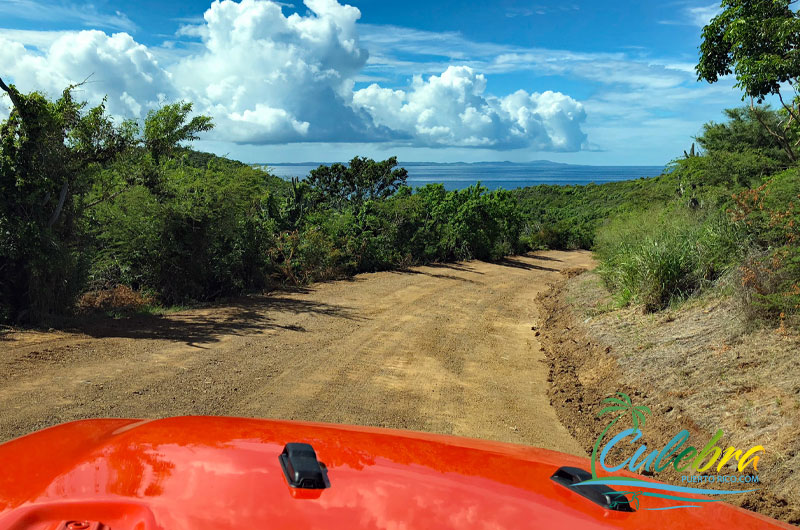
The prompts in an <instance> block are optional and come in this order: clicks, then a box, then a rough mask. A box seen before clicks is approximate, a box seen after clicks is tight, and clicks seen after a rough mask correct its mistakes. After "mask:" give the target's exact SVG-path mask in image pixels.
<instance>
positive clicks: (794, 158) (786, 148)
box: [750, 98, 797, 162]
mask: <svg viewBox="0 0 800 530" xmlns="http://www.w3.org/2000/svg"><path fill="white" fill-rule="evenodd" d="M750 110H752V111H753V116H755V118H756V120H757V121H758V123H760V124H761V126H762V127H764V129H766V130H767V132H768V133H770V134H771V135H772V136H774V137H775V138H777V140H778V143H780V144H781V147H783V150H784V151H786V155H787V156H788V157H789V160H791V161H792V162H796V161H797V156H796V155H795V153H794V149H792V146H791V143H790V142H789V141H788V140H787V139H786V135H785V134H779V133H776V132H775V131H773V130H772V129H771V128H770V126H769V125H767V123H766V122H765V121H764V120H762V119H761V116H760V115H759V114H758V110H757V109H756V107H755V104H754V103H753V98H750Z"/></svg>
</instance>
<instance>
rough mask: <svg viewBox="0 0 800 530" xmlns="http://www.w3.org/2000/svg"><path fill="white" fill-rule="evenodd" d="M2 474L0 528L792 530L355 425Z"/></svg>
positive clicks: (95, 436) (127, 450)
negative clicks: (303, 456)
mask: <svg viewBox="0 0 800 530" xmlns="http://www.w3.org/2000/svg"><path fill="white" fill-rule="evenodd" d="M289 442H304V443H309V444H311V445H312V446H313V448H314V449H315V450H316V453H317V457H318V458H319V461H321V462H323V463H324V464H325V466H326V468H327V474H328V478H329V481H330V487H329V488H327V489H321V490H298V489H293V488H290V487H289V485H288V483H287V480H286V478H285V475H284V473H283V470H282V468H281V466H280V464H279V460H278V456H279V455H280V453H281V451H282V450H283V447H284V445H285V444H286V443H289ZM0 465H1V466H2V468H1V469H2V470H1V471H0V529H15V530H16V529H23V528H24V529H36V530H44V529H47V530H55V529H63V528H67V527H68V522H69V521H75V523H72V524H73V528H96V529H103V528H105V529H108V528H110V529H112V530H133V529H136V530H152V529H164V530H182V529H219V530H222V529H241V528H258V529H267V528H269V529H289V528H304V529H305V528H347V529H354V528H375V529H378V528H380V529H397V530H400V529H409V530H411V529H423V528H460V529H464V528H487V529H490V528H491V529H500V528H514V529H520V528H587V529H588V528H670V529H678V528H687V529H689V528H692V529H694V528H716V527H719V528H790V527H789V526H787V525H783V524H781V523H778V522H776V521H773V520H771V519H768V518H765V517H762V516H760V515H758V514H754V513H751V512H747V511H744V510H741V509H738V508H734V507H732V506H730V505H727V504H724V503H707V504H706V505H704V506H703V507H702V508H693V509H682V510H668V511H649V510H637V511H635V512H631V513H627V512H617V511H611V510H607V509H605V508H603V507H602V506H599V505H597V504H594V503H593V502H591V501H589V500H588V499H586V498H584V497H582V496H580V495H578V494H577V493H575V492H574V491H571V490H570V489H569V488H568V487H565V486H562V485H560V484H557V483H555V482H553V481H552V480H550V477H551V476H552V475H553V473H554V472H555V471H556V470H557V469H558V468H559V467H561V466H575V467H581V468H583V469H588V468H589V461H588V460H587V459H585V458H578V457H575V456H570V455H565V454H560V453H556V452H552V451H546V450H540V449H534V448H530V447H524V446H517V445H510V444H502V443H496V442H488V441H480V440H471V439H464V438H457V437H452V436H441V435H433V434H423V433H415V432H405V431H393V430H386V429H376V428H366V427H352V426H340V425H324V424H314V423H303V422H289V421H271V420H257V419H242V418H220V417H181V418H169V419H161V420H124V419H103V420H85V421H78V422H73V423H67V424H64V425H60V426H56V427H52V428H49V429H46V430H43V431H39V432H36V433H33V434H30V435H28V436H24V437H22V438H18V439H16V440H12V441H10V442H7V443H5V444H2V445H0ZM657 501H658V499H655V501H654V502H657ZM648 502H649V499H648ZM651 505H652V504H651ZM666 505H667V504H665V506H666ZM85 525H89V526H85Z"/></svg>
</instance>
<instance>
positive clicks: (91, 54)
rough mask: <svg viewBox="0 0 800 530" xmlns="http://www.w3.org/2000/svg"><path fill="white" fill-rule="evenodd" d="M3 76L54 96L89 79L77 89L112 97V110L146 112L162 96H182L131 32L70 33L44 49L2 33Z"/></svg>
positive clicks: (92, 96) (89, 96) (91, 97)
mask: <svg viewBox="0 0 800 530" xmlns="http://www.w3.org/2000/svg"><path fill="white" fill-rule="evenodd" d="M6 74H10V76H8V75H6ZM2 75H6V77H10V78H11V79H12V80H13V82H14V83H16V85H17V86H18V88H19V89H20V90H23V91H28V90H34V89H35V90H42V91H45V92H46V93H48V94H50V95H51V96H55V95H58V94H60V93H61V91H63V90H64V89H65V88H66V87H67V86H69V85H71V84H77V83H81V82H83V81H86V83H84V84H83V85H82V86H80V87H79V88H78V89H77V91H76V95H77V96H78V97H80V98H83V99H85V100H87V101H89V102H91V103H98V102H99V101H100V100H102V98H103V97H104V96H108V109H109V111H110V112H112V113H113V114H116V115H119V116H126V117H127V116H131V117H140V116H141V113H142V111H143V110H144V109H151V108H155V107H157V106H158V105H159V102H160V100H165V99H174V98H175V97H176V92H175V90H174V87H173V83H172V80H171V76H170V74H169V73H167V72H166V71H164V70H163V69H162V68H161V67H160V66H159V65H158V62H157V61H156V60H155V58H154V57H153V55H152V54H151V53H150V52H149V51H148V49H147V47H145V46H143V45H141V44H138V43H137V42H136V41H134V40H133V38H132V37H131V36H130V35H128V34H127V33H115V34H113V35H111V36H108V35H106V34H105V33H103V32H102V31H97V30H89V31H80V32H72V33H65V34H62V35H60V36H59V37H58V38H56V39H55V40H53V42H52V43H51V44H50V46H49V47H48V48H46V51H44V52H43V53H39V52H36V51H31V50H29V49H28V48H26V47H25V46H23V45H22V44H21V43H19V42H16V41H12V40H7V39H6V38H5V37H4V36H3V34H2V33H0V76H2Z"/></svg>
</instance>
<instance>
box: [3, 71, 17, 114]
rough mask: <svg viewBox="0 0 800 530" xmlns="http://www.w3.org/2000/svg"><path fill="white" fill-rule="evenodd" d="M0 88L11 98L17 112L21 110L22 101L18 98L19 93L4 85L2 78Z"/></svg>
mask: <svg viewBox="0 0 800 530" xmlns="http://www.w3.org/2000/svg"><path fill="white" fill-rule="evenodd" d="M0 88H2V89H3V91H4V92H5V93H6V94H8V97H9V98H11V103H13V104H14V107H15V108H16V109H17V112H22V101H21V100H20V99H19V93H18V92H17V91H16V90H14V89H12V88H10V87H9V86H8V85H6V84H5V83H4V82H3V79H2V78H0Z"/></svg>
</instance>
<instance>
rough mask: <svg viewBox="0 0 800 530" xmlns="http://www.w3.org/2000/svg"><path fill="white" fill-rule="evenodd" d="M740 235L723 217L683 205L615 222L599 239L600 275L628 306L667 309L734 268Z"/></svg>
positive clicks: (628, 215)
mask: <svg viewBox="0 0 800 530" xmlns="http://www.w3.org/2000/svg"><path fill="white" fill-rule="evenodd" d="M738 237H739V234H738V233H737V231H736V230H735V228H734V227H732V226H731V223H730V222H728V221H727V220H726V219H725V218H724V216H722V215H721V214H706V213H704V212H693V211H688V210H684V209H680V208H677V207H672V208H667V209H660V210H657V209H649V210H644V211H641V212H637V213H631V214H627V215H624V216H620V217H617V218H615V219H614V220H613V221H611V222H609V223H608V224H606V225H605V226H604V227H603V228H602V229H601V230H600V231H599V233H598V235H597V242H596V250H597V254H598V256H599V257H600V259H601V261H602V263H601V266H600V269H599V270H600V273H601V275H602V277H603V278H604V279H605V281H606V283H607V284H608V285H609V287H610V288H611V289H612V290H613V291H615V292H616V294H617V296H618V300H619V302H620V303H621V304H622V305H627V304H629V303H636V304H641V305H642V306H643V307H644V309H645V310H646V311H656V310H659V309H662V308H664V307H666V306H667V305H669V304H670V303H672V302H675V301H678V300H682V299H684V298H686V297H687V296H689V295H691V294H692V293H695V292H697V291H699V290H700V289H702V288H703V287H705V286H707V285H710V284H711V282H713V281H715V280H716V279H718V278H719V277H720V276H722V275H723V274H724V273H725V272H727V271H728V270H730V269H731V267H733V266H734V264H735V263H736V260H737V256H738V255H740V253H741V251H740V244H739V240H738Z"/></svg>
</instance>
